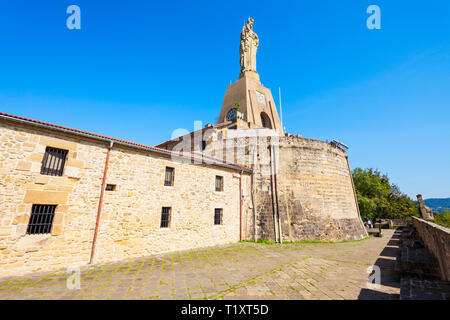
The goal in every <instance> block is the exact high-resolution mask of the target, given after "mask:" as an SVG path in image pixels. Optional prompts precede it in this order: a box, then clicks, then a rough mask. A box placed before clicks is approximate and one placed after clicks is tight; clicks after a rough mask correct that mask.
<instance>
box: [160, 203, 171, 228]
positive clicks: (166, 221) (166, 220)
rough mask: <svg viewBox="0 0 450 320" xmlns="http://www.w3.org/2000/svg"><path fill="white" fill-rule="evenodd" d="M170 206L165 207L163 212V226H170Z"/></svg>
mask: <svg viewBox="0 0 450 320" xmlns="http://www.w3.org/2000/svg"><path fill="white" fill-rule="evenodd" d="M170 211H171V208H170V207H163V208H162V212H161V226H160V227H161V228H168V227H169V225H170Z"/></svg>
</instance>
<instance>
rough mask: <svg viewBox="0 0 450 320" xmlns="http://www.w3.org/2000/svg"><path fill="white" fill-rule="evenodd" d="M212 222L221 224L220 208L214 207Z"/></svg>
mask: <svg viewBox="0 0 450 320" xmlns="http://www.w3.org/2000/svg"><path fill="white" fill-rule="evenodd" d="M214 224H222V209H214Z"/></svg>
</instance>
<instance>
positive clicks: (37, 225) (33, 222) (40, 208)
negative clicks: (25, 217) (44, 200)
mask: <svg viewBox="0 0 450 320" xmlns="http://www.w3.org/2000/svg"><path fill="white" fill-rule="evenodd" d="M55 209H56V205H51V204H33V207H32V208H31V216H30V221H29V222H28V228H27V234H41V233H50V232H51V230H52V223H53V217H54V216H55Z"/></svg>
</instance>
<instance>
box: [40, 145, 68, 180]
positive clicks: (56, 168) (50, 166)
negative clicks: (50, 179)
mask: <svg viewBox="0 0 450 320" xmlns="http://www.w3.org/2000/svg"><path fill="white" fill-rule="evenodd" d="M67 152H68V151H67V150H62V149H57V148H52V147H47V148H46V149H45V154H44V158H43V159H42V167H41V174H46V175H50V176H62V175H63V170H64V164H65V163H66V157H67Z"/></svg>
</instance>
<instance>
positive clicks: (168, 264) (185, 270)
mask: <svg viewBox="0 0 450 320" xmlns="http://www.w3.org/2000/svg"><path fill="white" fill-rule="evenodd" d="M383 233H384V236H383V237H382V238H370V239H366V240H362V241H354V242H344V243H335V244H315V243H312V244H283V245H275V244H272V245H269V244H255V243H237V244H233V245H228V246H222V247H212V248H205V249H199V250H195V251H185V252H176V253H169V254H165V255H159V256H150V257H144V258H140V259H135V260H130V261H124V262H121V263H113V264H105V265H96V266H93V267H91V268H85V269H83V268H82V269H81V280H80V285H81V286H80V289H68V288H67V282H68V281H67V279H68V277H69V276H70V275H69V274H63V273H50V274H46V275H42V274H41V275H30V276H28V277H21V278H13V279H5V278H3V280H2V279H0V299H296V300H300V299H398V294H399V291H400V289H399V283H398V282H397V281H396V280H395V279H394V276H393V274H394V273H393V266H394V261H395V256H396V254H397V250H398V247H397V245H398V243H397V242H398V240H397V238H398V235H397V234H396V233H394V231H393V230H384V231H383ZM374 264H376V265H378V266H379V267H380V268H381V287H380V288H377V289H369V288H367V280H368V278H369V273H368V272H367V268H368V267H369V266H373V265H374Z"/></svg>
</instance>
